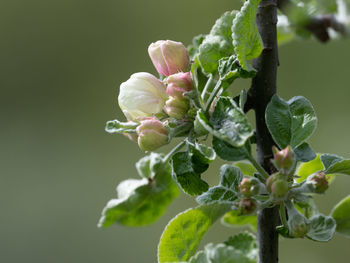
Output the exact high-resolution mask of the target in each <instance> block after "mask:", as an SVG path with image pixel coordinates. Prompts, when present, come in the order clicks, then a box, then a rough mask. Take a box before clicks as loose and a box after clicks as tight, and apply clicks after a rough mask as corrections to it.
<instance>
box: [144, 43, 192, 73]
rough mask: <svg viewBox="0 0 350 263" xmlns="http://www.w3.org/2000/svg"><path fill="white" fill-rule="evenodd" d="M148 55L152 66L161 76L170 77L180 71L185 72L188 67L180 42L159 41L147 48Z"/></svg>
mask: <svg viewBox="0 0 350 263" xmlns="http://www.w3.org/2000/svg"><path fill="white" fill-rule="evenodd" d="M148 54H149V56H150V57H151V60H152V62H153V65H154V66H155V68H156V69H157V71H158V72H159V73H160V74H162V75H163V76H170V75H172V74H175V73H177V72H180V71H186V69H187V67H188V65H189V61H190V59H189V55H188V51H187V49H186V47H185V46H184V45H183V44H182V43H181V42H175V41H171V40H159V41H157V42H155V43H152V44H151V45H150V46H149V47H148Z"/></svg>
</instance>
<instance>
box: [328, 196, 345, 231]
mask: <svg viewBox="0 0 350 263" xmlns="http://www.w3.org/2000/svg"><path fill="white" fill-rule="evenodd" d="M331 215H332V217H333V218H334V219H335V221H336V222H337V232H338V233H341V234H343V235H345V236H347V237H350V195H349V196H347V197H345V198H344V199H343V200H341V201H340V202H339V203H338V204H337V205H336V206H335V207H334V208H333V211H332V213H331Z"/></svg>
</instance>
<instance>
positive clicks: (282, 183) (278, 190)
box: [266, 173, 289, 199]
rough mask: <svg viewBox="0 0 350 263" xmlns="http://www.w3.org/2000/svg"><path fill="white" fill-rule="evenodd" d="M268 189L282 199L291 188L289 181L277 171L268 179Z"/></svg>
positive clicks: (274, 195)
mask: <svg viewBox="0 0 350 263" xmlns="http://www.w3.org/2000/svg"><path fill="white" fill-rule="evenodd" d="M266 187H267V190H268V191H269V192H270V193H271V194H272V196H273V197H274V198H276V199H282V198H284V197H285V196H286V194H287V193H288V190H289V186H288V182H287V181H286V180H285V178H284V176H283V175H282V174H279V173H276V174H273V175H270V176H269V178H267V180H266Z"/></svg>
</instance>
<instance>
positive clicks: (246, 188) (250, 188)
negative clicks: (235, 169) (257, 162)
mask: <svg viewBox="0 0 350 263" xmlns="http://www.w3.org/2000/svg"><path fill="white" fill-rule="evenodd" d="M259 190H260V182H259V180H258V179H256V178H254V177H244V178H243V179H242V181H241V183H240V185H239V191H240V192H241V194H243V195H244V196H247V197H249V196H253V195H257V194H258V193H259Z"/></svg>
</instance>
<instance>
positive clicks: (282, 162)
mask: <svg viewBox="0 0 350 263" xmlns="http://www.w3.org/2000/svg"><path fill="white" fill-rule="evenodd" d="M272 150H273V153H274V164H275V166H276V168H277V169H284V170H287V171H289V170H290V169H291V168H293V167H294V164H295V162H296V160H295V156H294V153H293V150H292V148H291V147H290V146H289V145H288V146H287V147H286V148H284V149H283V150H281V151H278V149H277V148H276V147H275V146H273V147H272Z"/></svg>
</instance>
